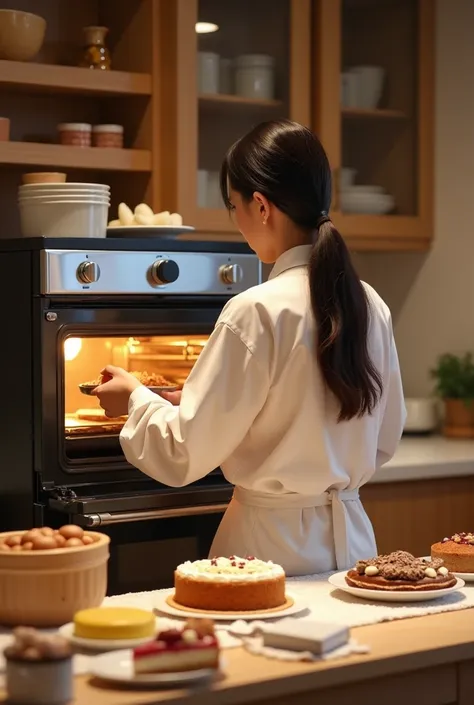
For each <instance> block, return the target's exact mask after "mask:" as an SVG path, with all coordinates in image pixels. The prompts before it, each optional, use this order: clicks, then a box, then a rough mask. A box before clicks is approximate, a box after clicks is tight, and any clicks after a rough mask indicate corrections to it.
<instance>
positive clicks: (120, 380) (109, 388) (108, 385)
mask: <svg viewBox="0 0 474 705" xmlns="http://www.w3.org/2000/svg"><path fill="white" fill-rule="evenodd" d="M101 374H102V377H103V382H102V384H100V385H99V386H98V387H96V388H95V389H94V390H93V391H92V394H93V395H94V396H96V397H98V399H99V404H100V405H101V407H102V408H103V410H104V412H105V415H106V416H108V417H109V418H116V417H117V416H125V415H126V414H128V402H129V400H130V395H131V393H132V392H133V391H134V390H135V389H137V387H139V386H140V382H139V381H138V379H137V378H136V377H134V376H133V375H131V374H130V373H129V372H126V371H125V370H122V368H121V367H114V366H113V365H107V367H106V368H105V369H103V370H102V372H101Z"/></svg>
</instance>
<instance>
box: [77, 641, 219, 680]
mask: <svg viewBox="0 0 474 705" xmlns="http://www.w3.org/2000/svg"><path fill="white" fill-rule="evenodd" d="M89 672H90V674H91V675H92V676H95V677H96V678H102V679H103V680H106V681H109V682H112V683H127V684H129V685H131V686H134V687H143V686H157V687H165V688H166V687H169V686H172V685H185V684H186V685H187V684H188V683H194V682H196V681H202V680H209V679H210V678H213V677H214V676H215V675H217V673H218V671H216V670H215V669H213V668H201V669H199V670H198V671H183V672H182V673H144V674H140V675H135V673H134V672H133V658H132V651H130V650H127V651H112V652H110V653H108V654H101V655H100V656H95V657H94V658H93V659H91V661H90V668H89Z"/></svg>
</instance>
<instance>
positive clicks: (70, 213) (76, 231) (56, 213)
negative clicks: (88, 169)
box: [18, 182, 110, 237]
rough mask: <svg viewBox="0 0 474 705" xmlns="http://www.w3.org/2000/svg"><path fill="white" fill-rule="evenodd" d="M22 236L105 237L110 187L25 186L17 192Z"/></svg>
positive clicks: (82, 185)
mask: <svg viewBox="0 0 474 705" xmlns="http://www.w3.org/2000/svg"><path fill="white" fill-rule="evenodd" d="M18 204H19V207H20V220H21V230H22V235H23V237H39V236H41V237H105V236H106V234H107V218H108V212H109V206H110V186H107V185H105V184H87V183H72V182H70V183H36V184H24V185H23V186H20V187H19V189H18Z"/></svg>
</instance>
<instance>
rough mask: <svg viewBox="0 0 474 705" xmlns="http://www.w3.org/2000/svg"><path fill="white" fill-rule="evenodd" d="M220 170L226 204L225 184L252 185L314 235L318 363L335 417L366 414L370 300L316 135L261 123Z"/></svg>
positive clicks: (376, 381)
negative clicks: (335, 212)
mask: <svg viewBox="0 0 474 705" xmlns="http://www.w3.org/2000/svg"><path fill="white" fill-rule="evenodd" d="M220 176H221V191H222V197H223V199H224V202H225V204H226V206H227V207H228V208H231V207H232V206H231V202H230V198H229V187H230V188H231V189H232V190H234V191H236V192H237V193H239V194H240V195H241V196H242V198H244V199H245V200H247V201H251V199H252V198H253V194H254V193H255V192H259V193H261V194H263V195H264V196H265V197H266V198H267V199H268V200H269V201H270V202H271V203H273V204H274V205H275V206H276V207H277V208H278V209H279V210H280V211H282V212H283V213H285V214H286V215H287V216H288V217H289V218H290V219H291V220H292V221H293V222H294V223H295V224H296V225H297V226H299V227H300V228H301V229H302V231H305V232H307V233H308V241H310V238H311V235H313V237H314V245H313V249H312V252H311V257H310V261H309V286H310V296H311V305H312V308H313V312H314V316H315V319H316V322H317V339H316V354H317V357H318V362H319V365H320V369H321V372H322V375H323V378H324V381H325V383H326V386H327V388H328V389H329V390H330V391H331V392H332V393H333V395H334V396H335V398H336V399H337V401H338V403H339V421H344V420H349V419H352V418H354V417H357V416H363V415H364V414H370V413H371V412H372V411H373V409H374V407H375V405H376V404H377V402H378V400H379V398H380V395H381V393H382V381H381V378H380V375H379V373H378V371H377V370H376V368H375V366H374V365H373V363H372V361H371V359H370V356H369V351H368V344H367V338H368V330H369V324H370V311H369V303H368V300H367V296H366V293H365V290H364V287H363V285H362V283H361V281H360V279H359V277H358V276H357V273H356V271H355V269H354V266H353V264H352V261H351V257H350V254H349V250H348V249H347V246H346V244H345V242H344V240H343V239H342V237H341V235H340V234H339V232H338V231H337V230H336V228H335V227H334V225H333V223H332V222H331V220H330V218H329V216H328V212H329V207H330V203H331V170H330V167H329V162H328V159H327V156H326V153H325V151H324V149H323V146H322V145H321V143H320V141H319V140H318V138H317V137H316V136H315V135H314V134H313V133H312V132H311V130H309V129H307V128H306V127H303V126H302V125H299V124H298V123H295V122H291V121H290V120H279V121H272V122H265V123H262V124H260V125H258V126H257V127H255V128H254V129H253V130H252V131H251V132H249V133H248V134H247V135H245V136H244V137H242V138H241V139H240V140H239V141H238V142H236V143H235V144H234V145H233V146H232V147H231V148H230V149H229V151H228V153H227V155H226V157H225V159H224V162H223V164H222V168H221V175H220Z"/></svg>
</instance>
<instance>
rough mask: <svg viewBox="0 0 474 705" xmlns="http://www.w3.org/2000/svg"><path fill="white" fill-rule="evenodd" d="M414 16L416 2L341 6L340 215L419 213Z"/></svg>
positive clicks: (346, 1)
mask: <svg viewBox="0 0 474 705" xmlns="http://www.w3.org/2000/svg"><path fill="white" fill-rule="evenodd" d="M419 14H420V2H419V0H342V5H341V23H342V26H341V85H340V105H341V154H340V157H341V166H340V169H339V173H338V184H337V186H338V189H337V190H338V204H337V210H339V211H341V212H342V213H343V214H354V215H371V216H386V215H397V216H417V215H418V214H419V210H420V188H419V186H420V173H419V158H420V144H419V139H420V136H419V98H420V89H419V68H420V62H419V56H420V31H419V22H420V17H419Z"/></svg>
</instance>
